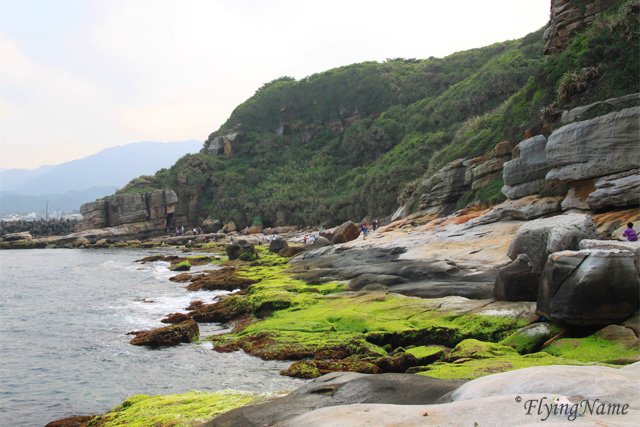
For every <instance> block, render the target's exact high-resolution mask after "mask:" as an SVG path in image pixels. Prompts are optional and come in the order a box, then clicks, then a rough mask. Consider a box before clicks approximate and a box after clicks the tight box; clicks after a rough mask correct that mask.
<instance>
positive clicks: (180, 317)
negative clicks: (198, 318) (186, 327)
mask: <svg viewBox="0 0 640 427" xmlns="http://www.w3.org/2000/svg"><path fill="white" fill-rule="evenodd" d="M189 319H191V317H190V316H189V315H188V314H184V313H171V314H168V315H167V316H166V317H165V318H164V319H162V320H161V322H162V323H171V324H175V323H182V322H184V321H185V320H189Z"/></svg>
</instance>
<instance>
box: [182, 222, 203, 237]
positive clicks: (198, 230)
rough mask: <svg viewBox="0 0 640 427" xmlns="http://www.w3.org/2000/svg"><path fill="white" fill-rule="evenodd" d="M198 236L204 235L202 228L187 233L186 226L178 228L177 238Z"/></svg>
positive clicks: (194, 228) (195, 228)
mask: <svg viewBox="0 0 640 427" xmlns="http://www.w3.org/2000/svg"><path fill="white" fill-rule="evenodd" d="M198 234H202V228H200V227H193V228H192V229H191V230H187V231H186V232H185V229H184V225H181V226H180V227H176V236H185V235H186V236H196V235H198Z"/></svg>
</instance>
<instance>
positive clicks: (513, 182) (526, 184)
mask: <svg viewBox="0 0 640 427" xmlns="http://www.w3.org/2000/svg"><path fill="white" fill-rule="evenodd" d="M546 144H547V139H546V138H545V137H544V136H543V135H537V136H534V137H533V138H529V139H525V140H524V141H522V142H520V143H519V144H518V145H517V148H516V151H517V152H519V153H520V154H519V157H518V158H516V159H513V160H510V161H508V162H506V163H505V164H504V165H503V169H502V178H503V180H504V187H502V192H503V193H504V195H505V196H507V197H508V198H509V199H519V198H520V197H524V196H528V195H530V194H535V193H541V192H542V190H543V189H544V188H545V180H544V177H545V175H546V174H547V172H548V171H549V165H548V164H547V157H546V153H545V147H546Z"/></svg>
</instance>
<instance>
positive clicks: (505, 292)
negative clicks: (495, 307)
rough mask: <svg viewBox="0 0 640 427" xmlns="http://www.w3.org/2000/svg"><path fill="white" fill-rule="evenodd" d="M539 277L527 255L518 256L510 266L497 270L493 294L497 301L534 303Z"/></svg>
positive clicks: (536, 297) (536, 296)
mask: <svg viewBox="0 0 640 427" xmlns="http://www.w3.org/2000/svg"><path fill="white" fill-rule="evenodd" d="M538 282H539V276H538V275H537V274H534V273H533V263H532V262H531V260H530V259H529V256H528V255H527V254H519V255H518V256H517V257H516V259H515V260H513V261H512V262H511V263H510V264H508V265H506V266H504V267H502V268H501V269H499V270H498V276H497V277H496V282H495V286H494V288H493V294H494V296H495V298H496V299H497V300H499V301H536V300H537V299H538Z"/></svg>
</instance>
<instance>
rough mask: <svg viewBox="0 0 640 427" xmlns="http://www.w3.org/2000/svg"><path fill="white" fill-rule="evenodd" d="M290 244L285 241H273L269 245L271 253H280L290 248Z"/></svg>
mask: <svg viewBox="0 0 640 427" xmlns="http://www.w3.org/2000/svg"><path fill="white" fill-rule="evenodd" d="M288 247H289V244H288V243H287V241H286V240H284V239H273V240H272V241H271V243H269V252H274V253H279V252H280V251H281V250H283V249H285V248H288Z"/></svg>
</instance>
